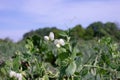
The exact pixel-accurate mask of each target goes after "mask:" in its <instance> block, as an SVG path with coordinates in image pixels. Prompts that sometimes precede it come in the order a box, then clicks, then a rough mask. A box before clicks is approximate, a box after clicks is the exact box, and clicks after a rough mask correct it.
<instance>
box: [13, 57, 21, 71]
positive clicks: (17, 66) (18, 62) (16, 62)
mask: <svg viewBox="0 0 120 80" xmlns="http://www.w3.org/2000/svg"><path fill="white" fill-rule="evenodd" d="M19 67H20V60H19V57H16V58H15V59H14V60H13V69H14V71H18V70H19Z"/></svg>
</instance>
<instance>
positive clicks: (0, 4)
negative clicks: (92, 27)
mask: <svg viewBox="0 0 120 80" xmlns="http://www.w3.org/2000/svg"><path fill="white" fill-rule="evenodd" d="M96 21H101V22H103V23H105V22H109V21H110V22H116V23H120V0H0V38H2V39H4V38H6V37H9V38H10V39H11V40H13V41H18V40H20V39H22V36H23V34H24V33H26V32H28V31H31V30H35V29H38V28H44V27H55V26H56V27H57V28H59V29H68V28H72V27H74V26H75V25H77V24H81V25H82V26H83V27H87V26H88V25H89V24H91V23H92V22H96Z"/></svg>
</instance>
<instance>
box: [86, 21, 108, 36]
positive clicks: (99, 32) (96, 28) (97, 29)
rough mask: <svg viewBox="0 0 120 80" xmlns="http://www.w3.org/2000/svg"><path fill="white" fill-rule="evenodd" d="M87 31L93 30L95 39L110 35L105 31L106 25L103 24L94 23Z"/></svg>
mask: <svg viewBox="0 0 120 80" xmlns="http://www.w3.org/2000/svg"><path fill="white" fill-rule="evenodd" d="M87 29H92V30H93V32H94V35H93V37H99V38H101V37H103V36H105V35H108V34H107V32H106V31H105V30H104V24H103V23H102V22H94V23H92V24H90V25H89V26H88V27H87Z"/></svg>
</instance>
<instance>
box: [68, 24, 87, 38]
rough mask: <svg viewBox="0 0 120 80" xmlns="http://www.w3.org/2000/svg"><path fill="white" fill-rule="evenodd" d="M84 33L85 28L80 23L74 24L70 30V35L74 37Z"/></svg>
mask: <svg viewBox="0 0 120 80" xmlns="http://www.w3.org/2000/svg"><path fill="white" fill-rule="evenodd" d="M84 34H85V29H84V28H83V27H82V26H81V25H76V26H75V27H73V28H72V29H71V31H70V35H71V36H72V37H73V38H75V39H80V38H83V37H84Z"/></svg>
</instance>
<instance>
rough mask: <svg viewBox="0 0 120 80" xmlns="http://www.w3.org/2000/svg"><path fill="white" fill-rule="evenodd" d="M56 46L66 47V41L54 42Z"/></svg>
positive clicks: (57, 40) (58, 40)
mask: <svg viewBox="0 0 120 80" xmlns="http://www.w3.org/2000/svg"><path fill="white" fill-rule="evenodd" d="M54 44H55V45H56V47H58V48H59V47H60V46H64V45H65V42H64V40H63V39H56V40H55V41H54Z"/></svg>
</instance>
